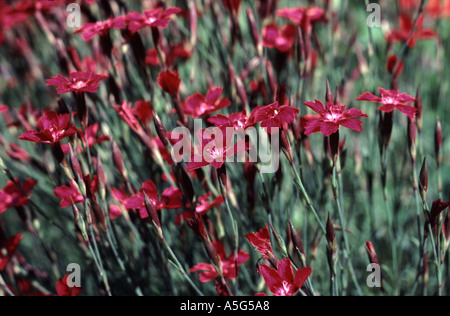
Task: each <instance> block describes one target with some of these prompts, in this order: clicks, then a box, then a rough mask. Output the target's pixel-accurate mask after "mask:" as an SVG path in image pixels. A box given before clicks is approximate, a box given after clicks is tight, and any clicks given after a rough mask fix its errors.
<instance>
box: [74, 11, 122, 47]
mask: <svg viewBox="0 0 450 316" xmlns="http://www.w3.org/2000/svg"><path fill="white" fill-rule="evenodd" d="M125 26H126V19H125V17H124V16H119V17H116V18H110V19H108V20H105V21H99V22H95V23H84V24H83V26H82V27H81V28H79V29H78V30H76V31H75V33H74V34H80V33H81V37H82V38H83V39H84V40H85V41H86V42H87V41H90V40H91V39H92V38H94V37H95V36H96V35H102V34H106V33H108V32H109V30H111V29H113V28H114V29H122V28H124V27H125Z"/></svg>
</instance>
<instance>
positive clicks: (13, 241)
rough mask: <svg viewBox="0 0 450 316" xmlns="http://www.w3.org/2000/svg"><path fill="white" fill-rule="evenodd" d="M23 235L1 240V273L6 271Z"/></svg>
mask: <svg viewBox="0 0 450 316" xmlns="http://www.w3.org/2000/svg"><path fill="white" fill-rule="evenodd" d="M22 238H23V235H22V234H18V235H17V236H15V237H11V238H9V239H7V240H0V271H3V270H5V268H6V265H7V264H8V262H9V261H10V260H11V257H12V256H13V255H14V253H15V252H16V250H17V247H18V246H19V243H20V241H21V240H22Z"/></svg>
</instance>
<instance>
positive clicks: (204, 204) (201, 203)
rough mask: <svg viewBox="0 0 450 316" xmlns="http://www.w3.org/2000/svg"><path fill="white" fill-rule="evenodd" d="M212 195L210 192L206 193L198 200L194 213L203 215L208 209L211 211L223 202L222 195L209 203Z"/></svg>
mask: <svg viewBox="0 0 450 316" xmlns="http://www.w3.org/2000/svg"><path fill="white" fill-rule="evenodd" d="M212 195H213V193H212V192H208V193H205V194H203V195H202V196H200V197H199V198H198V201H197V205H196V206H195V211H196V212H197V213H199V214H200V215H203V214H205V213H206V212H208V211H209V210H210V209H213V208H214V207H216V206H219V205H221V204H223V203H224V202H225V200H224V199H223V196H222V195H219V196H218V197H216V198H215V199H214V200H213V201H212V202H210V199H211V197H212Z"/></svg>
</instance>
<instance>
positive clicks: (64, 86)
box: [47, 71, 109, 94]
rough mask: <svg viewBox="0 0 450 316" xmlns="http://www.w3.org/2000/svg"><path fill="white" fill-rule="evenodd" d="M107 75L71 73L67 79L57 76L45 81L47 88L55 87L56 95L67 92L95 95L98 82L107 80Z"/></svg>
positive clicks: (81, 72) (84, 72)
mask: <svg viewBox="0 0 450 316" xmlns="http://www.w3.org/2000/svg"><path fill="white" fill-rule="evenodd" d="M108 78H109V76H107V75H100V74H95V73H93V72H87V71H75V72H71V73H70V75H69V78H66V77H63V76H61V75H59V74H58V75H57V76H56V77H53V78H51V79H47V86H56V87H57V89H56V92H58V94H64V93H68V92H91V93H96V92H97V91H98V87H99V86H100V81H102V80H105V79H108Z"/></svg>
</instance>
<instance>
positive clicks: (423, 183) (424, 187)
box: [419, 157, 428, 203]
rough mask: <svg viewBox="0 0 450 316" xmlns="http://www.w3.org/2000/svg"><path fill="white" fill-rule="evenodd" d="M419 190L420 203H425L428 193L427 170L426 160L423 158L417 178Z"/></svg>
mask: <svg viewBox="0 0 450 316" xmlns="http://www.w3.org/2000/svg"><path fill="white" fill-rule="evenodd" d="M419 189H420V196H421V197H422V201H423V202H424V203H425V201H426V198H427V193H428V168H427V158H426V157H425V158H424V160H423V164H422V169H421V170H420V176H419Z"/></svg>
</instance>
